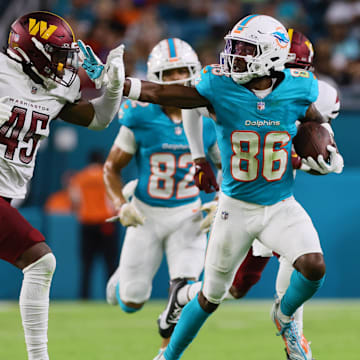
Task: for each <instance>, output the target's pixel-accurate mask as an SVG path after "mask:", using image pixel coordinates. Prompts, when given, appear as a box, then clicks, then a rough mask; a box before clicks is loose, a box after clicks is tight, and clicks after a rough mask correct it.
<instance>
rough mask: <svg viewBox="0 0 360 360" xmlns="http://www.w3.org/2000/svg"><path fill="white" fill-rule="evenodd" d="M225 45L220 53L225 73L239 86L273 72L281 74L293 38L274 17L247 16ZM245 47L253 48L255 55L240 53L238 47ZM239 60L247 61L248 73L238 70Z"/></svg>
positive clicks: (233, 30) (237, 25)
mask: <svg viewBox="0 0 360 360" xmlns="http://www.w3.org/2000/svg"><path fill="white" fill-rule="evenodd" d="M225 42H226V43H225V48H224V51H223V52H222V53H221V54H220V62H221V66H222V70H223V72H224V74H225V75H229V76H231V77H232V79H233V80H234V81H235V82H236V83H238V84H245V83H247V82H249V81H250V80H252V79H253V78H256V77H262V76H266V75H270V71H271V70H275V71H281V70H283V69H284V64H285V63H286V61H287V60H288V53H289V49H290V41H289V35H288V33H287V30H286V28H285V27H284V25H282V24H281V23H280V22H279V21H278V20H276V19H274V18H272V17H271V16H267V15H249V16H246V17H245V18H243V19H241V20H240V21H239V22H238V23H237V24H236V25H235V26H234V27H233V29H232V30H231V31H230V33H228V34H227V35H226V36H225ZM242 44H247V45H248V46H250V45H252V47H253V49H254V50H253V53H251V52H250V51H248V52H245V53H243V52H239V51H238V49H237V48H240V47H239V46H238V45H242ZM249 44H250V45H249ZM238 59H243V60H244V61H245V62H246V68H247V69H246V71H241V72H240V71H239V69H237V67H238V66H237V65H238V62H239V60H238Z"/></svg>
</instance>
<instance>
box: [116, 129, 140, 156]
mask: <svg viewBox="0 0 360 360" xmlns="http://www.w3.org/2000/svg"><path fill="white" fill-rule="evenodd" d="M114 145H116V146H117V147H119V148H120V149H122V150H124V151H126V152H127V153H129V154H132V155H133V154H135V153H136V150H137V144H136V140H135V135H134V133H133V131H132V130H131V129H129V128H128V127H126V126H125V125H122V126H121V128H120V130H119V133H118V135H117V137H116V139H115V141H114Z"/></svg>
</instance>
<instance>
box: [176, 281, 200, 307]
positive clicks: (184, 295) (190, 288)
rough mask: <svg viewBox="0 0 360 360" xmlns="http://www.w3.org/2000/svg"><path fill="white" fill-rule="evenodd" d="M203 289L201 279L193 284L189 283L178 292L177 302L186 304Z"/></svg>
mask: <svg viewBox="0 0 360 360" xmlns="http://www.w3.org/2000/svg"><path fill="white" fill-rule="evenodd" d="M200 289H201V281H198V282H196V283H193V284H188V285H185V286H184V287H182V288H181V289H180V290H179V292H178V293H177V302H178V303H179V305H181V306H184V305H186V304H187V303H188V302H189V301H191V300H192V299H193V298H194V297H195V296H196V294H197V293H198V292H199V291H200Z"/></svg>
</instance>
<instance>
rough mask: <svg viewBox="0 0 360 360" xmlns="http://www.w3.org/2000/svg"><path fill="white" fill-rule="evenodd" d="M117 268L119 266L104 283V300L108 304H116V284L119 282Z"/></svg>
mask: <svg viewBox="0 0 360 360" xmlns="http://www.w3.org/2000/svg"><path fill="white" fill-rule="evenodd" d="M119 269H120V267H118V268H117V269H116V270H115V272H114V273H113V274H112V275H111V277H110V279H109V280H108V282H107V284H106V302H107V303H108V304H109V305H118V301H117V298H116V286H117V284H118V283H119V272H120V270H119Z"/></svg>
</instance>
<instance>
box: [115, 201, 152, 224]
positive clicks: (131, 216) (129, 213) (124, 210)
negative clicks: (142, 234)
mask: <svg viewBox="0 0 360 360" xmlns="http://www.w3.org/2000/svg"><path fill="white" fill-rule="evenodd" d="M118 216H119V221H120V222H121V225H123V226H135V227H136V226H138V225H144V221H145V217H144V216H143V215H142V214H141V213H140V212H139V211H138V210H137V209H136V208H135V206H134V205H133V204H132V203H125V204H123V205H122V206H121V208H120V210H119V213H118Z"/></svg>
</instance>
